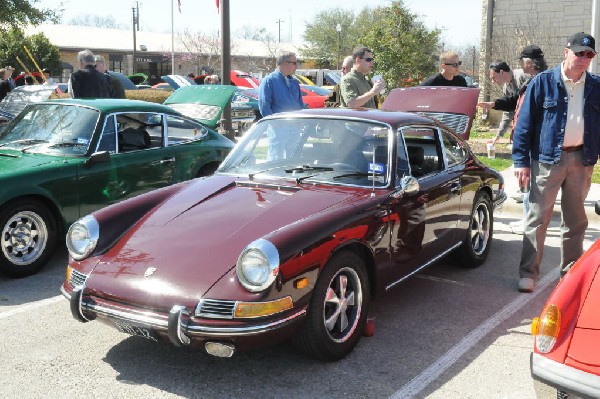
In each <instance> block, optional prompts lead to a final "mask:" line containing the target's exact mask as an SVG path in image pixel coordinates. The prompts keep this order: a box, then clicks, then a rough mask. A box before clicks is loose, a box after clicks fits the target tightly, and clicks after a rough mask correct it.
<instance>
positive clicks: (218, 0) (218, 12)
mask: <svg viewBox="0 0 600 399" xmlns="http://www.w3.org/2000/svg"><path fill="white" fill-rule="evenodd" d="M218 13H219V0H217V14H218Z"/></svg>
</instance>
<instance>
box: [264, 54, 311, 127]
mask: <svg viewBox="0 0 600 399" xmlns="http://www.w3.org/2000/svg"><path fill="white" fill-rule="evenodd" d="M297 67H298V60H297V58H296V54H294V53H291V52H286V53H282V54H281V55H279V57H277V69H276V70H275V71H273V72H271V73H270V74H268V75H267V76H265V78H264V79H263V80H261V81H260V86H259V87H258V108H259V109H260V113H261V114H262V116H263V117H265V116H269V115H271V114H276V113H278V112H285V111H294V110H298V109H302V108H304V102H303V101H302V93H301V92H300V84H299V83H298V81H297V80H296V79H294V78H293V76H292V75H293V74H294V72H296V68H297Z"/></svg>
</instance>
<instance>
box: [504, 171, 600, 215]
mask: <svg viewBox="0 0 600 399" xmlns="http://www.w3.org/2000/svg"><path fill="white" fill-rule="evenodd" d="M513 172H514V171H513V167H512V166H511V167H510V168H508V169H505V170H504V171H503V172H502V176H503V177H504V191H505V192H506V194H507V195H508V198H507V199H506V201H504V204H502V210H501V213H502V214H507V215H511V216H512V215H513V214H514V215H515V217H517V218H519V217H522V215H523V204H522V203H521V204H519V203H517V202H516V201H515V200H514V199H513V198H511V195H513V194H515V193H516V192H517V191H518V190H519V185H518V183H517V178H516V177H515V175H514V173H513ZM598 200H600V184H592V187H591V188H590V192H589V193H588V196H587V198H586V199H585V213H586V215H587V217H588V222H589V224H590V225H592V224H593V225H596V226H600V216H598V215H596V211H595V204H596V201H598ZM554 217H555V218H556V217H558V218H560V192H559V193H558V196H557V198H556V203H555V204H554Z"/></svg>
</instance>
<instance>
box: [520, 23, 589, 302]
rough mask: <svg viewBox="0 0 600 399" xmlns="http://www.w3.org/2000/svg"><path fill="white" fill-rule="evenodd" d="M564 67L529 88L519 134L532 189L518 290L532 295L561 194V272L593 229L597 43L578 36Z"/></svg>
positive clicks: (523, 177) (525, 178)
mask: <svg viewBox="0 0 600 399" xmlns="http://www.w3.org/2000/svg"><path fill="white" fill-rule="evenodd" d="M564 54H565V55H564V61H563V62H562V63H561V64H560V65H558V66H556V67H554V68H552V69H549V70H547V71H544V72H541V73H539V74H537V75H536V77H535V78H533V79H532V80H531V82H530V83H529V84H528V86H527V91H526V93H525V97H524V99H523V103H522V105H521V108H520V112H519V115H518V119H517V124H516V126H515V131H514V137H513V138H514V144H513V162H514V174H515V176H516V177H517V179H518V180H519V186H520V187H529V189H530V192H529V202H530V209H529V213H528V215H527V221H526V226H525V234H524V236H523V248H522V251H521V261H520V264H519V291H521V292H531V291H533V290H534V288H535V284H536V281H537V278H538V276H539V269H540V263H541V261H542V257H543V252H544V241H545V238H546V230H547V228H548V224H549V223H550V220H551V219H552V209H553V207H554V203H555V202H556V197H557V195H558V191H559V190H561V193H562V194H561V213H562V224H561V239H562V241H561V264H560V266H561V268H565V267H567V266H568V265H569V263H570V262H572V261H575V260H577V259H578V258H579V257H580V256H581V254H582V253H583V238H584V235H585V230H586V228H587V225H588V221H587V216H586V214H585V209H584V201H585V198H586V196H587V194H588V191H589V189H590V185H591V181H592V170H593V167H594V165H595V164H596V162H597V160H598V155H599V154H600V112H598V110H597V109H596V108H597V107H598V104H600V77H598V76H596V75H593V74H590V73H589V72H587V71H586V70H587V69H588V67H589V65H590V63H591V62H592V59H593V58H594V57H595V56H596V41H595V40H594V38H593V37H592V36H591V35H588V34H586V33H584V32H580V33H576V34H574V35H573V36H571V37H570V38H569V39H568V41H567V45H566V47H565V50H564Z"/></svg>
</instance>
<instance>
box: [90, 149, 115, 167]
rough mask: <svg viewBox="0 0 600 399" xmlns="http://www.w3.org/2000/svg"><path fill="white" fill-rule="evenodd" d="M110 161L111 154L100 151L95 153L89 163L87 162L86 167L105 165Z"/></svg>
mask: <svg viewBox="0 0 600 399" xmlns="http://www.w3.org/2000/svg"><path fill="white" fill-rule="evenodd" d="M108 161H110V152H108V151H99V152H95V153H93V154H92V155H91V156H90V157H89V158H88V159H87V161H85V166H87V167H90V166H92V165H94V164H97V163H103V162H108Z"/></svg>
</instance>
